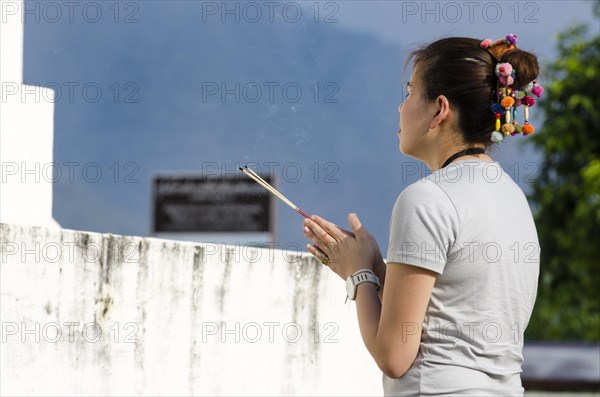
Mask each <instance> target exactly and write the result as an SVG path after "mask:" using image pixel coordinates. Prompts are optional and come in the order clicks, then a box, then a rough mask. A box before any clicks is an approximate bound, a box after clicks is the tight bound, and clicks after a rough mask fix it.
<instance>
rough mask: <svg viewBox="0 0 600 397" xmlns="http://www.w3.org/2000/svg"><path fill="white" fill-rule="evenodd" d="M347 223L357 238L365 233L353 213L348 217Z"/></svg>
mask: <svg viewBox="0 0 600 397" xmlns="http://www.w3.org/2000/svg"><path fill="white" fill-rule="evenodd" d="M348 223H349V224H350V226H351V227H352V231H353V232H354V234H355V235H356V237H357V238H361V237H364V234H363V233H364V232H365V229H364V228H363V226H362V223H361V222H360V219H358V216H356V214H355V213H352V214H350V215H348Z"/></svg>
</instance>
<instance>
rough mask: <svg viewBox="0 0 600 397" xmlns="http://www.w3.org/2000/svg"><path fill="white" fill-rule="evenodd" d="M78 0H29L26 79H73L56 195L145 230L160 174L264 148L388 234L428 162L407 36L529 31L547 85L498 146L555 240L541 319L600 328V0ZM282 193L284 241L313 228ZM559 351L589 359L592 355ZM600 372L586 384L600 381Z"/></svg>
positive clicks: (339, 212)
mask: <svg viewBox="0 0 600 397" xmlns="http://www.w3.org/2000/svg"><path fill="white" fill-rule="evenodd" d="M74 4H75V5H73V6H69V5H65V3H62V2H44V1H30V0H27V1H25V11H26V12H24V13H23V18H24V24H25V30H24V32H25V33H24V66H23V73H24V82H25V83H27V84H30V85H38V86H44V87H49V88H52V89H53V90H54V91H55V98H54V100H53V102H54V149H53V161H54V162H55V164H57V166H58V167H59V168H61V170H62V176H61V177H59V178H56V180H55V181H54V182H53V184H52V194H53V204H52V214H53V217H54V219H55V220H56V221H57V222H58V223H59V224H60V225H61V227H63V228H68V229H76V230H86V231H93V232H110V233H116V234H126V235H137V236H156V235H158V234H157V232H156V230H155V228H154V227H153V222H154V220H153V217H154V216H155V208H154V207H153V205H154V204H155V203H154V202H153V200H154V196H153V195H154V193H153V185H152V184H153V178H155V177H156V176H157V175H190V176H201V177H202V176H211V177H212V176H217V177H220V176H229V177H232V176H236V175H237V176H239V171H238V167H240V166H243V165H244V164H251V165H252V167H253V168H254V169H256V170H258V171H260V172H261V173H262V174H264V175H269V176H270V177H272V178H273V180H274V181H275V183H276V185H277V187H278V188H279V190H280V191H281V192H282V193H283V194H285V195H286V196H287V197H288V198H290V199H291V200H292V201H294V202H295V203H296V204H297V205H298V206H299V207H300V208H302V209H303V210H304V211H306V212H308V213H316V214H319V215H321V216H323V217H325V218H327V219H330V220H332V221H334V222H336V223H338V224H340V225H345V224H346V216H347V214H348V213H349V212H357V214H358V215H359V216H360V217H361V220H362V221H363V224H365V226H366V227H367V228H368V229H369V230H370V231H371V232H372V233H373V234H374V235H375V237H376V239H377V241H378V242H379V244H380V247H381V249H382V251H383V252H385V251H386V249H387V243H388V241H387V239H388V226H389V216H390V214H391V209H392V206H393V203H394V201H395V199H396V197H397V196H398V194H399V193H400V192H401V191H402V190H403V189H404V188H405V187H406V186H407V185H409V184H410V183H412V182H414V181H416V180H417V179H418V178H420V177H423V176H426V175H427V174H428V173H429V171H428V170H427V167H426V166H425V165H424V164H422V163H420V162H418V161H416V160H414V159H411V158H409V157H407V156H404V155H403V154H401V153H400V152H399V150H398V138H397V136H396V131H397V129H398V112H397V107H398V105H399V104H400V103H401V101H402V98H403V93H402V80H403V75H402V70H403V67H404V62H405V60H406V55H407V53H408V51H410V50H411V49H413V48H414V47H415V46H418V45H420V44H425V43H428V42H431V41H434V40H437V39H439V38H442V37H447V36H467V37H475V38H480V39H485V38H491V39H493V40H495V39H498V38H502V37H504V36H505V35H506V34H508V33H515V34H517V35H518V39H519V41H518V45H519V47H521V48H523V49H525V50H528V51H532V52H534V53H535V54H536V55H537V56H538V59H539V61H540V63H541V65H542V71H541V77H540V83H541V84H542V85H543V86H544V87H545V89H546V93H545V95H544V97H543V98H542V100H540V102H539V103H538V105H537V106H536V107H535V108H533V109H532V122H533V124H534V125H535V126H536V132H535V134H534V135H533V136H530V137H527V138H523V137H520V136H517V137H513V138H511V139H507V140H505V141H504V142H502V144H501V145H498V146H495V147H494V148H493V149H492V152H491V156H492V157H493V158H494V159H495V160H497V161H499V162H500V163H501V165H502V166H503V168H504V169H505V170H506V171H507V172H509V173H510V174H511V177H513V179H514V180H515V181H516V182H517V183H518V184H519V186H520V187H521V188H522V189H523V190H524V191H525V192H526V194H527V195H528V197H529V201H530V205H531V207H532V210H533V211H534V214H535V218H536V223H537V228H538V233H539V237H540V243H541V246H542V261H541V263H542V268H541V275H540V287H539V295H538V300H537V304H536V309H535V311H534V315H533V318H532V320H531V322H530V324H529V326H528V328H527V331H526V336H527V339H528V340H529V341H531V342H534V341H537V342H539V343H541V342H553V343H556V342H560V343H559V344H555V345H552V346H555V347H556V348H557V349H558V350H557V351H559V354H562V355H563V357H571V358H573V357H579V356H577V353H576V352H577V351H578V350H577V349H578V348H579V347H581V346H584V350H588V351H589V349H586V348H585V347H586V346H592V347H593V348H594V349H596V348H597V344H598V342H600V314H599V313H600V302H599V297H600V294H599V293H598V286H599V285H600V95H599V93H600V79H599V70H600V2H599V1H591V0H590V1H570V0H569V1H566V0H565V1H561V0H554V1H519V2H516V1H515V2H505V1H500V2H487V1H484V2H477V1H475V2H460V1H459V2H444V1H437V2H436V1H427V2H412V1H294V2H251V1H248V2H240V1H218V2H212V1H178V0H172V1H160V0H159V1H101V2H98V1H97V2H74ZM409 73H410V69H408V70H407V74H406V76H405V78H404V80H408V76H409ZM91 164H93V166H90V165H91ZM504 210H506V211H509V210H510V203H507V207H506V209H504ZM275 212H276V214H275V215H274V217H273V222H274V223H275V224H274V225H273V229H272V241H273V242H275V243H276V244H277V246H278V247H298V249H301V248H300V247H304V245H305V243H306V242H305V240H304V236H303V234H302V232H301V220H302V218H301V217H300V216H299V215H298V214H297V213H295V212H294V211H293V210H291V209H289V208H288V207H286V206H284V205H281V204H279V203H278V204H276V208H275ZM171 237H173V236H171ZM188 237H189V236H188ZM174 238H177V236H176V235H175V237H174ZM219 238H220V237H219V235H214V236H213V237H212V238H209V240H211V239H212V240H213V241H214V242H219ZM188 239H189V238H188ZM228 241H231V240H228ZM575 342H577V343H584V344H583V345H581V344H580V345H577V346H579V347H577V348H576V347H572V348H569V346H575V345H571V344H572V343H575ZM532 346H533V345H532ZM538 346H542V347H543V346H545V345H543V343H542V344H541V345H538ZM593 351H596V350H593ZM532 354H535V352H534V353H532ZM583 360H584V361H585V360H589V358H584V359H583ZM592 360H594V358H593V357H592ZM598 360H600V358H598ZM575 362H577V360H575ZM549 371H558V372H561V371H563V372H564V371H566V372H569V371H571V372H573V375H572V376H571V377H572V378H573V377H575V378H577V375H576V374H577V365H567V366H566V367H565V368H562V369H561V368H559V369H556V368H551V369H549ZM592 375H593V374H592ZM596 375H598V377H597V378H595V379H594V378H593V376H592V380H591V381H590V380H589V379H588V380H587V381H585V382H584V383H586V382H587V383H586V385H585V386H584V387H583V390H588V391H598V382H599V381H598V379H599V378H600V374H596ZM588 378H589V376H588ZM540 382H541V381H540ZM565 382H567V381H565ZM534 386H536V387H539V388H542V389H543V388H548V386H547V385H545V384H544V382H541V383H540V384H536V385H534ZM571 386H572V387H575V386H573V385H571ZM580 386H581V385H579V386H577V387H580ZM553 387H555V388H559V389H560V388H561V386H560V385H558V386H556V385H554V386H553Z"/></svg>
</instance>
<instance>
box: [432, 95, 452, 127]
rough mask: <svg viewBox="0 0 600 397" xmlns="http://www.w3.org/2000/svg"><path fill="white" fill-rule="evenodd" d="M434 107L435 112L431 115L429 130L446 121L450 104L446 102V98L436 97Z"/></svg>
mask: <svg viewBox="0 0 600 397" xmlns="http://www.w3.org/2000/svg"><path fill="white" fill-rule="evenodd" d="M435 107H436V108H437V110H436V112H435V114H434V115H433V120H431V125H430V128H431V129H434V128H435V127H437V126H439V125H440V124H441V123H442V122H443V121H444V120H446V118H447V117H448V113H450V102H448V98H446V97H445V96H444V95H440V96H438V97H437V99H436V100H435Z"/></svg>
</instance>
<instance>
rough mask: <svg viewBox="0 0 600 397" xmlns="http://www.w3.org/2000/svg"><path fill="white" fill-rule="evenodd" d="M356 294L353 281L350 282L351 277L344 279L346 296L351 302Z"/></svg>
mask: <svg viewBox="0 0 600 397" xmlns="http://www.w3.org/2000/svg"><path fill="white" fill-rule="evenodd" d="M355 293H356V286H355V285H354V280H352V276H348V278H347V279H346V294H348V297H349V298H350V299H352V300H354V295H355Z"/></svg>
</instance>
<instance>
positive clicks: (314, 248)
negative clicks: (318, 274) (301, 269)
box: [306, 244, 329, 266]
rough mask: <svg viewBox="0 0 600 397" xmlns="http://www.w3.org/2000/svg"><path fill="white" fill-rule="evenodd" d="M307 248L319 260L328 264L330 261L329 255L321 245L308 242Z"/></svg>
mask: <svg viewBox="0 0 600 397" xmlns="http://www.w3.org/2000/svg"><path fill="white" fill-rule="evenodd" d="M306 249H308V252H310V253H311V254H313V255H314V256H315V258H317V259H318V260H319V262H321V263H322V264H324V265H326V266H327V263H328V262H329V257H328V256H327V254H325V253H324V252H323V251H322V250H321V249H320V248H319V247H317V246H316V245H312V244H306Z"/></svg>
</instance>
